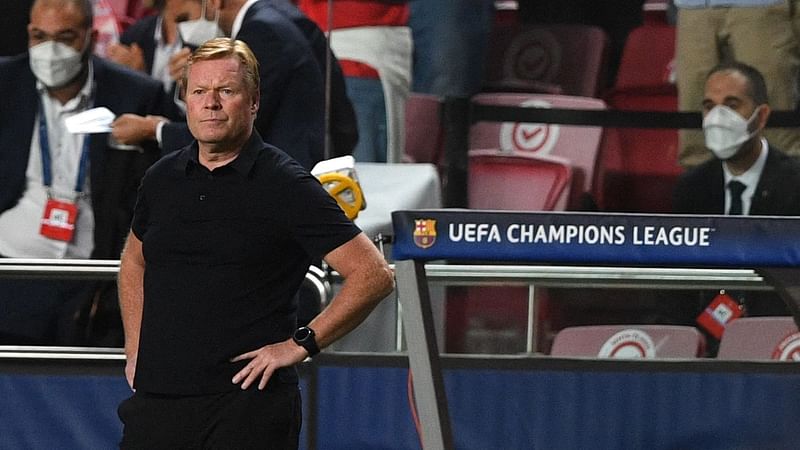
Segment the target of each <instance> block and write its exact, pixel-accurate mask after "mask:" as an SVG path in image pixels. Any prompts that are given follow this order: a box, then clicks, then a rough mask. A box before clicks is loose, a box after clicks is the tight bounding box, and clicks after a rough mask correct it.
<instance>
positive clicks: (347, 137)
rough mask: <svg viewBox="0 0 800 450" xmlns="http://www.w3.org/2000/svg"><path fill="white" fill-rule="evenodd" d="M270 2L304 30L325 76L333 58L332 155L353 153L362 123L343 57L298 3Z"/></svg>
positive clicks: (279, 0)
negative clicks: (330, 46)
mask: <svg viewBox="0 0 800 450" xmlns="http://www.w3.org/2000/svg"><path fill="white" fill-rule="evenodd" d="M261 1H262V2H263V3H267V4H269V5H270V6H271V7H273V8H275V9H276V10H277V11H279V12H280V13H281V14H283V15H284V16H286V17H287V18H289V20H291V21H292V23H293V24H294V25H295V26H296V27H297V28H299V29H300V31H301V32H302V33H303V35H305V37H306V40H308V43H309V45H310V46H311V50H313V51H314V57H315V58H316V59H317V64H319V67H320V70H321V71H322V77H323V79H325V68H326V66H327V65H328V59H327V58H328V53H329V52H330V57H331V85H330V96H331V97H330V98H331V103H330V123H329V130H330V135H331V156H332V157H334V156H343V155H350V154H352V153H353V149H354V148H355V146H356V144H357V143H358V125H357V122H356V112H355V110H354V109H353V104H352V102H350V98H349V97H348V96H347V86H346V85H345V81H344V73H343V72H342V67H341V66H340V65H339V60H338V59H336V56H335V55H334V54H333V52H331V51H330V50H329V49H328V39H327V38H326V37H325V34H324V33H323V32H322V30H321V29H320V28H319V26H317V24H316V23H314V21H313V20H311V19H309V18H308V16H306V15H305V14H303V12H302V11H300V9H299V8H297V6H295V5H294V4H293V3H291V2H290V1H289V0H261Z"/></svg>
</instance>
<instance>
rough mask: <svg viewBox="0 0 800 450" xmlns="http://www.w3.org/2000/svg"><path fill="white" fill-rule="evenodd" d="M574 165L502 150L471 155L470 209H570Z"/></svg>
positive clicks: (555, 158)
mask: <svg viewBox="0 0 800 450" xmlns="http://www.w3.org/2000/svg"><path fill="white" fill-rule="evenodd" d="M571 179H572V168H571V167H570V162H569V161H568V160H566V159H563V158H558V157H555V156H547V155H540V156H537V155H531V154H524V153H519V152H503V151H499V150H473V151H470V153H469V173H468V176H467V190H468V195H469V206H470V208H476V209H510V210H523V211H553V210H564V209H566V204H567V199H568V197H569V187H570V182H571Z"/></svg>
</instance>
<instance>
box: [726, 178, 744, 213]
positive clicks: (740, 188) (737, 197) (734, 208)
mask: <svg viewBox="0 0 800 450" xmlns="http://www.w3.org/2000/svg"><path fill="white" fill-rule="evenodd" d="M728 189H730V191H731V208H730V209H729V210H728V215H730V216H741V215H742V192H744V190H745V189H747V186H745V185H744V184H743V183H740V182H738V181H736V180H733V181H731V182H729V183H728Z"/></svg>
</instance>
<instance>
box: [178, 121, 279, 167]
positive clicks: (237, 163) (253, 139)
mask: <svg viewBox="0 0 800 450" xmlns="http://www.w3.org/2000/svg"><path fill="white" fill-rule="evenodd" d="M263 145H264V142H263V141H262V139H261V136H260V135H259V134H258V132H257V131H256V130H253V133H252V134H251V135H250V139H248V140H247V142H245V144H244V146H242V151H241V152H239V156H237V157H236V159H234V160H233V161H231V162H230V163H228V164H226V166H228V167H230V168H232V169H234V170H235V171H236V172H238V173H239V174H241V175H242V176H247V175H248V174H249V173H250V171H251V170H252V169H253V166H254V165H255V163H256V159H257V158H258V154H259V152H260V151H261V149H262V148H263ZM192 166H200V146H199V145H198V143H197V141H194V142H192V144H191V145H189V147H187V148H186V151H184V152H183V154H181V155H180V156H179V157H178V159H177V161H176V168H177V169H178V170H184V171H185V173H189V170H190V168H191V167H192Z"/></svg>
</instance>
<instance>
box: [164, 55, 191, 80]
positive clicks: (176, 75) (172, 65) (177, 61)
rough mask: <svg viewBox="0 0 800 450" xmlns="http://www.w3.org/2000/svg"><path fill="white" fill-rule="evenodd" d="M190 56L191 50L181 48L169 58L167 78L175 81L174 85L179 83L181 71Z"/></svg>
mask: <svg viewBox="0 0 800 450" xmlns="http://www.w3.org/2000/svg"><path fill="white" fill-rule="evenodd" d="M191 54H192V50H191V49H189V48H188V47H183V48H182V49H180V50H178V51H177V52H176V53H175V54H173V55H172V56H171V57H170V58H169V66H168V67H169V76H170V78H172V79H173V80H175V82H176V83H179V84H180V83H181V79H182V78H183V71H184V69H185V68H186V65H187V64H189V56H190V55H191Z"/></svg>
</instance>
